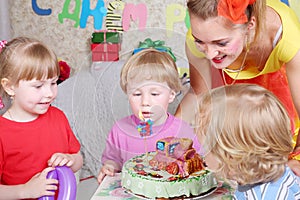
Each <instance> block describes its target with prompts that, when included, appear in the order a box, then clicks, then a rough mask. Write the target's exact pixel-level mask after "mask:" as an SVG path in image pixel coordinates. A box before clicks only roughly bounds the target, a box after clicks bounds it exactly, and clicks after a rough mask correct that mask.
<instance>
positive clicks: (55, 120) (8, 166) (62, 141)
mask: <svg viewBox="0 0 300 200" xmlns="http://www.w3.org/2000/svg"><path fill="white" fill-rule="evenodd" d="M79 150H80V143H79V142H78V140H77V139H76V137H75V135H74V134H73V131H72V130H71V128H70V125H69V122H68V120H67V118H66V116H65V114H64V113H63V112H62V111H61V110H59V109H57V108H55V107H53V106H51V107H50V108H49V110H48V111H47V112H46V113H45V114H43V115H40V116H39V117H38V118H37V119H35V120H33V121H31V122H14V121H11V120H8V119H6V118H3V117H2V116H0V184H3V185H16V184H23V183H26V182H27V181H28V180H30V179H31V178H32V176H33V175H35V174H36V173H38V172H41V171H42V170H43V169H45V168H46V167H47V161H48V160H49V159H50V157H51V156H52V154H53V153H70V154H73V153H77V152H78V151H79Z"/></svg>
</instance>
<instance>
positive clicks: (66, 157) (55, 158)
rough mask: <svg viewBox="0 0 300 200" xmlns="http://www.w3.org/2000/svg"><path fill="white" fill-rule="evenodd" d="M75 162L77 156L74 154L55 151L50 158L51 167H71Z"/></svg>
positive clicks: (49, 164)
mask: <svg viewBox="0 0 300 200" xmlns="http://www.w3.org/2000/svg"><path fill="white" fill-rule="evenodd" d="M74 162H75V158H74V157H73V156H72V154H64V153H55V154H53V155H52V156H51V158H50V159H49V160H48V166H49V167H56V166H68V167H71V166H72V165H73V164H74Z"/></svg>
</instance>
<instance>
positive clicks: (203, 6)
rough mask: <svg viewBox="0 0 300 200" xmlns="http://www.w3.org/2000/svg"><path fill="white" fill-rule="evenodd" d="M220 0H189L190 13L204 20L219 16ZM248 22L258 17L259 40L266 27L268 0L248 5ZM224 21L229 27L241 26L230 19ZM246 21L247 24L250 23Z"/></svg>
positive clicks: (257, 33)
mask: <svg viewBox="0 0 300 200" xmlns="http://www.w3.org/2000/svg"><path fill="white" fill-rule="evenodd" d="M219 1H220V0H188V1H187V7H188V11H189V13H190V14H192V15H195V16H196V17H199V18H201V19H203V20H206V19H208V18H211V17H217V16H218V10H217V8H218V4H219ZM245 14H246V16H247V18H248V22H249V21H250V19H251V17H252V16H254V17H255V19H256V29H255V33H256V34H255V38H254V40H257V39H258V38H259V37H260V36H261V34H262V32H263V30H264V28H265V24H264V23H265V20H264V18H265V14H266V0H256V1H255V3H253V4H252V5H248V7H247V8H246V10H245ZM224 22H225V24H226V25H227V26H229V28H234V27H240V24H234V23H233V22H231V21H230V20H229V19H226V18H224ZM248 22H246V23H245V25H247V24H248Z"/></svg>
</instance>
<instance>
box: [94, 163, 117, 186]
mask: <svg viewBox="0 0 300 200" xmlns="http://www.w3.org/2000/svg"><path fill="white" fill-rule="evenodd" d="M118 168H119V167H118V164H116V163H115V162H113V161H108V162H106V163H105V164H104V165H103V166H102V168H101V170H100V172H99V174H98V177H97V180H98V182H99V184H100V183H101V182H102V181H103V179H104V177H105V176H106V175H108V176H115V172H116V171H118Z"/></svg>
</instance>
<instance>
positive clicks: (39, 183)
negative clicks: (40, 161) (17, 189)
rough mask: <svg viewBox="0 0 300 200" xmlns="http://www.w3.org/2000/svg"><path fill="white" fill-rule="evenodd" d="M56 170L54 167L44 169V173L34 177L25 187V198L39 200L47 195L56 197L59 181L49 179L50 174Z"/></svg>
mask: <svg viewBox="0 0 300 200" xmlns="http://www.w3.org/2000/svg"><path fill="white" fill-rule="evenodd" d="M52 170H54V168H52V167H48V168H46V169H44V170H43V171H42V172H40V173H37V174H36V175H34V176H33V177H32V178H31V179H30V180H29V181H28V182H27V183H25V184H24V185H23V189H22V190H23V192H22V193H23V195H22V196H24V197H25V198H39V197H42V196H45V195H49V196H53V195H55V190H57V184H58V180H56V179H47V174H48V172H50V171H52Z"/></svg>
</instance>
